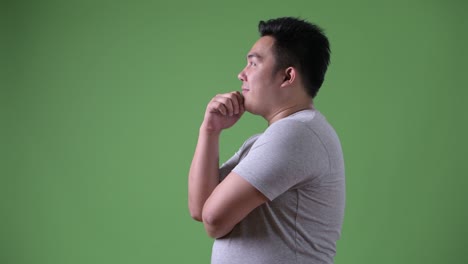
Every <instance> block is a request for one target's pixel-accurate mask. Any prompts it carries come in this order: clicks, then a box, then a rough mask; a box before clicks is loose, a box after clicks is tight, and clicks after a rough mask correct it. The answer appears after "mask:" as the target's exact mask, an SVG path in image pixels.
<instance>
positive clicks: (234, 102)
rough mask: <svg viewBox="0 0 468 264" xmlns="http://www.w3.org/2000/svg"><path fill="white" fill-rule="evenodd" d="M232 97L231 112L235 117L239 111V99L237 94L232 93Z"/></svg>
mask: <svg viewBox="0 0 468 264" xmlns="http://www.w3.org/2000/svg"><path fill="white" fill-rule="evenodd" d="M232 95H233V98H232V106H233V112H234V114H235V115H238V114H239V111H240V105H241V98H239V94H238V93H237V92H233V93H232Z"/></svg>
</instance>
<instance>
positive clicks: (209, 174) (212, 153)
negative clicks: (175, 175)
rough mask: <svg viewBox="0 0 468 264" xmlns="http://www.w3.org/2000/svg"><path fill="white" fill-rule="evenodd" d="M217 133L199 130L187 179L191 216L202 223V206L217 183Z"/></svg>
mask: <svg viewBox="0 0 468 264" xmlns="http://www.w3.org/2000/svg"><path fill="white" fill-rule="evenodd" d="M219 136H220V134H219V132H217V133H214V132H208V131H206V130H205V129H203V127H202V128H200V132H199V136H198V143H197V147H196V149H195V154H194V156H193V160H192V164H191V166H190V171H189V177H188V200H189V210H190V214H191V216H192V217H193V218H194V219H196V220H198V221H202V211H203V206H204V204H205V202H206V200H207V199H208V197H209V196H210V195H211V193H212V192H213V190H214V189H215V188H216V186H217V185H218V183H219Z"/></svg>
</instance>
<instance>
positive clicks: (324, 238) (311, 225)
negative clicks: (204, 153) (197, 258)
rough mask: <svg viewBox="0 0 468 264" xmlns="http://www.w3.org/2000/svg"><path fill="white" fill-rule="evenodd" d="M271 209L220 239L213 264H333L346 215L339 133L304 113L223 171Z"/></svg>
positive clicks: (251, 143)
mask: <svg viewBox="0 0 468 264" xmlns="http://www.w3.org/2000/svg"><path fill="white" fill-rule="evenodd" d="M231 171H234V172H236V173H237V174H239V175H240V176H241V177H243V178H244V179H245V180H247V181H248V182H249V183H250V184H252V185H253V186H254V187H255V188H257V189H258V190H259V191H260V192H262V193H263V194H264V195H265V196H266V197H267V198H268V199H269V202H267V203H265V204H263V205H261V206H259V207H258V208H256V209H254V210H253V211H252V212H251V213H250V214H249V215H247V216H246V217H245V218H244V219H243V220H242V221H241V222H240V223H238V224H237V225H236V226H235V227H234V229H233V230H232V232H231V233H229V234H228V235H226V236H225V237H222V238H219V239H216V240H215V242H214V244H213V250H212V256H211V263H212V264H275V263H278V264H289V263H294V264H305V263H307V264H311V263H314V264H318V263H333V259H334V256H335V252H336V241H337V240H338V238H339V237H340V234H341V226H342V222H343V214H344V208H345V176H344V162H343V154H342V150H341V145H340V141H339V139H338V136H337V135H336V133H335V130H334V129H333V128H332V127H331V126H330V124H329V123H328V122H327V121H326V119H325V117H324V116H323V115H322V114H321V113H320V112H319V111H317V110H303V111H300V112H297V113H294V114H292V115H290V116H288V117H286V118H283V119H281V120H278V121H276V122H275V123H273V124H272V125H270V126H269V127H268V128H267V129H266V130H265V132H264V133H263V134H260V135H255V136H253V137H251V138H249V139H248V140H247V141H246V142H245V143H244V144H243V146H242V147H241V148H240V150H239V151H238V152H237V153H236V154H235V155H234V156H233V157H232V158H231V159H229V160H228V161H227V162H226V163H224V164H223V165H222V166H221V168H220V180H223V179H224V178H225V177H226V176H227V175H228V174H229V172H231Z"/></svg>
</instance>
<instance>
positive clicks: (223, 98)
mask: <svg viewBox="0 0 468 264" xmlns="http://www.w3.org/2000/svg"><path fill="white" fill-rule="evenodd" d="M231 97H232V95H229V94H223V95H220V96H219V97H217V100H216V101H218V102H220V103H222V104H224V106H225V107H226V110H227V115H229V116H232V115H233V113H234V105H233V100H232V98H231Z"/></svg>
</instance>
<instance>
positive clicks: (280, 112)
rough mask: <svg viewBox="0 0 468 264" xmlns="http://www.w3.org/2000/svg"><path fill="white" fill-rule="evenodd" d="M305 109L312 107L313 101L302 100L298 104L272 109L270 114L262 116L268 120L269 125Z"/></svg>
mask: <svg viewBox="0 0 468 264" xmlns="http://www.w3.org/2000/svg"><path fill="white" fill-rule="evenodd" d="M306 109H314V105H313V103H311V102H304V103H300V104H294V105H288V106H284V107H281V108H279V109H277V110H276V111H273V112H272V113H271V114H270V115H268V116H264V118H265V119H266V120H267V121H268V125H271V124H273V123H274V122H276V121H278V120H280V119H282V118H285V117H287V116H289V115H292V114H294V113H296V112H299V111H302V110H306Z"/></svg>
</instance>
